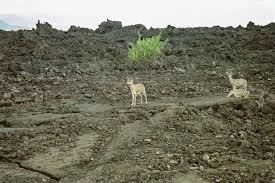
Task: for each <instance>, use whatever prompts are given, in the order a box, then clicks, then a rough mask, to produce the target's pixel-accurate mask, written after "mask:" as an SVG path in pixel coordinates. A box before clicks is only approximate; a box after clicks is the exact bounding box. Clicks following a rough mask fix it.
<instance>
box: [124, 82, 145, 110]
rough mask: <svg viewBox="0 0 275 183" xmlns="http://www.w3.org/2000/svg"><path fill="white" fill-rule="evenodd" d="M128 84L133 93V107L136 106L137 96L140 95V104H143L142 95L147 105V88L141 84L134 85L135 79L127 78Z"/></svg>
mask: <svg viewBox="0 0 275 183" xmlns="http://www.w3.org/2000/svg"><path fill="white" fill-rule="evenodd" d="M127 84H128V85H129V86H130V89H131V93H132V104H131V105H132V106H135V105H136V99H137V95H140V97H141V100H140V103H141V104H142V95H144V97H145V103H146V104H147V96H146V92H145V86H144V85H143V84H141V83H138V84H134V81H133V79H130V78H127Z"/></svg>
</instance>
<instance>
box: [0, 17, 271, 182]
mask: <svg viewBox="0 0 275 183" xmlns="http://www.w3.org/2000/svg"><path fill="white" fill-rule="evenodd" d="M138 31H139V32H140V33H141V34H142V35H143V36H144V37H150V36H152V35H158V34H159V33H161V35H162V39H163V40H167V45H166V47H165V48H164V49H163V54H162V55H160V56H158V57H156V58H154V59H151V60H142V61H139V62H134V63H131V62H129V61H128V60H127V49H128V44H129V43H130V42H134V41H135V40H136V39H137V37H138ZM274 50H275V24H274V23H270V24H268V25H266V26H257V25H254V24H253V23H252V22H250V23H249V24H248V25H247V27H245V28H244V27H240V26H239V27H237V28H233V27H227V28H223V27H218V26H217V27H212V28H176V27H173V26H168V27H167V28H164V29H153V28H150V29H146V27H144V26H143V25H133V26H125V27H123V26H122V25H121V23H120V22H116V21H106V22H103V23H101V24H100V26H99V28H98V29H96V30H91V29H86V28H80V27H75V26H72V27H71V28H70V29H69V30H68V31H60V30H56V29H54V28H52V26H51V25H50V24H48V23H44V24H37V28H36V29H33V30H24V31H16V32H14V31H9V32H6V31H1V30H0V182H3V183H5V182H17V183H21V182H22V183H23V182H24V183H25V182H30V183H34V182H64V183H65V182H66V183H67V182H79V183H81V182H108V183H109V182H114V183H117V182H125V183H126V182H127V183H128V182H152V183H153V182H169V183H170V182H173V183H185V182H195V183H196V182H197V183H202V182H249V183H251V182H271V181H272V180H273V179H275V162H274V161H275V153H274V152H275V145H274V144H275V133H274V131H275V123H274V121H275V102H274V92H275V88H274V86H275V85H274V79H275V78H274V76H275V72H274V64H275V51H274ZM227 69H233V70H234V73H235V75H234V77H236V78H239V77H242V78H246V79H247V80H248V89H249V91H250V97H249V98H248V99H243V98H233V97H231V98H227V97H226V95H227V93H228V92H229V91H230V90H231V86H230V84H229V81H228V79H227V76H226V74H225V72H226V70H227ZM127 77H133V78H134V79H135V81H136V82H142V83H144V85H145V86H146V91H147V95H148V100H149V103H148V104H147V105H146V104H143V105H140V104H138V105H137V106H136V107H131V106H130V104H131V95H130V90H129V88H128V86H127V85H126V78H127ZM138 100H139V99H138Z"/></svg>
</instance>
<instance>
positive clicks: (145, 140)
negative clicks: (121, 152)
mask: <svg viewBox="0 0 275 183" xmlns="http://www.w3.org/2000/svg"><path fill="white" fill-rule="evenodd" d="M143 141H144V142H151V141H152V140H151V139H144V140H143Z"/></svg>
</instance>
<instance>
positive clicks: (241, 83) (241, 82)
mask: <svg viewBox="0 0 275 183" xmlns="http://www.w3.org/2000/svg"><path fill="white" fill-rule="evenodd" d="M226 74H227V76H228V79H229V82H230V84H231V86H232V87H233V90H236V89H237V87H242V88H243V89H245V90H247V81H246V80H245V79H242V78H241V79H233V78H232V75H233V73H232V72H231V71H227V72H226Z"/></svg>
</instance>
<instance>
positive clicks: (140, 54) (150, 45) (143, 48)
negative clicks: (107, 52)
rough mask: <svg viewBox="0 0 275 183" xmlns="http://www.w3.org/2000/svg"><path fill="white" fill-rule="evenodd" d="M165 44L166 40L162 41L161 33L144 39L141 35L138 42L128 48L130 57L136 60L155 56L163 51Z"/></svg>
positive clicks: (131, 59)
mask: <svg viewBox="0 0 275 183" xmlns="http://www.w3.org/2000/svg"><path fill="white" fill-rule="evenodd" d="M164 45H165V42H162V41H160V35H158V36H153V37H151V38H144V39H141V36H140V35H139V38H138V40H137V42H136V44H131V46H132V47H131V48H129V50H128V59H129V60H130V61H136V60H141V59H150V58H153V57H154V56H156V55H158V54H160V53H161V49H162V48H163V47H164Z"/></svg>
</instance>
